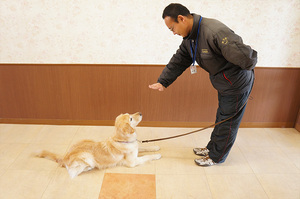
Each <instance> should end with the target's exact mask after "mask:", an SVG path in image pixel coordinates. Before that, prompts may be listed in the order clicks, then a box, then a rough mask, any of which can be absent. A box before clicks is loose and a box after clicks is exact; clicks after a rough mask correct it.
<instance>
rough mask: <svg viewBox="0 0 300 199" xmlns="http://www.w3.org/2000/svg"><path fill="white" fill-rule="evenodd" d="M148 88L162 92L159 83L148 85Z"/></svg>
mask: <svg viewBox="0 0 300 199" xmlns="http://www.w3.org/2000/svg"><path fill="white" fill-rule="evenodd" d="M149 88H151V89H154V90H159V91H164V86H163V85H162V84H161V83H155V84H152V85H149Z"/></svg>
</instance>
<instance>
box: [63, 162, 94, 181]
mask: <svg viewBox="0 0 300 199" xmlns="http://www.w3.org/2000/svg"><path fill="white" fill-rule="evenodd" d="M66 168H67V170H68V172H69V175H70V177H71V178H75V177H76V176H78V175H79V174H81V173H82V172H84V171H89V170H91V169H93V168H91V167H90V166H89V165H87V164H86V163H85V162H83V161H75V162H73V163H72V165H70V166H66Z"/></svg>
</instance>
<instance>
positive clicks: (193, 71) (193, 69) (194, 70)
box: [190, 65, 197, 74]
mask: <svg viewBox="0 0 300 199" xmlns="http://www.w3.org/2000/svg"><path fill="white" fill-rule="evenodd" d="M190 69H191V74H195V73H197V68H196V66H195V65H191V66H190Z"/></svg>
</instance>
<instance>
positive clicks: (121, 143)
mask: <svg viewBox="0 0 300 199" xmlns="http://www.w3.org/2000/svg"><path fill="white" fill-rule="evenodd" d="M141 120H142V114H141V113H139V112H137V113H134V114H128V113H126V114H120V115H119V116H118V117H117V118H116V120H115V132H114V135H113V136H112V137H109V138H108V139H107V140H106V141H102V142H95V141H92V140H83V141H81V142H79V143H77V144H75V145H73V146H72V147H71V148H70V150H69V151H68V152H67V154H66V155H65V156H64V157H63V156H59V155H57V154H54V153H51V152H49V151H45V150H44V151H40V152H38V153H36V156H37V157H40V158H47V159H50V160H53V161H55V162H57V163H58V164H59V165H60V166H62V167H65V168H66V169H67V170H68V173H69V175H70V177H71V178H74V177H76V176H78V175H79V174H81V173H82V172H84V171H89V170H92V169H94V168H98V169H104V168H109V167H115V166H119V165H125V166H127V167H135V166H137V165H141V164H144V163H145V162H147V161H151V160H158V159H160V158H161V155H160V154H153V155H144V156H141V157H138V152H150V151H158V150H159V149H160V148H159V146H148V147H143V148H142V147H140V148H139V147H138V141H137V134H136V126H137V125H138V124H139V123H140V122H141Z"/></svg>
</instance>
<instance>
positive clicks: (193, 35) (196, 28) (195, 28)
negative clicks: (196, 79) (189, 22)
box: [183, 14, 201, 40]
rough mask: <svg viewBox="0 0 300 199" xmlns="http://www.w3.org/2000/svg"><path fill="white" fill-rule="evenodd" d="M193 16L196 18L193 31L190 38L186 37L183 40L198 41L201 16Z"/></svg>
mask: <svg viewBox="0 0 300 199" xmlns="http://www.w3.org/2000/svg"><path fill="white" fill-rule="evenodd" d="M192 15H193V18H194V21H193V27H192V31H191V32H190V34H189V35H188V36H186V37H184V38H183V39H191V40H195V39H197V32H198V26H199V20H200V18H201V16H200V15H197V14H192Z"/></svg>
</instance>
